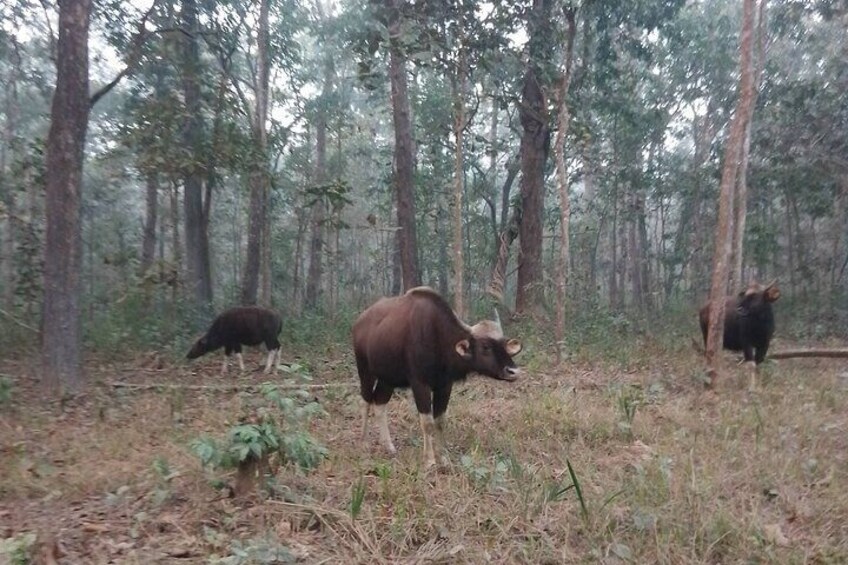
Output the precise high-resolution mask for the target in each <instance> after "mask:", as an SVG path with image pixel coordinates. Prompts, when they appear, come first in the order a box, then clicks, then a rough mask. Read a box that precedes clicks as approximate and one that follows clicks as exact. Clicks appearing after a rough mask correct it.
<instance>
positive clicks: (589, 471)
mask: <svg viewBox="0 0 848 565" xmlns="http://www.w3.org/2000/svg"><path fill="white" fill-rule="evenodd" d="M654 358H655V359H656V361H655V362H654V363H653V364H650V363H642V366H643V367H644V368H642V369H637V370H632V371H622V370H620V369H617V368H615V367H601V366H596V367H595V368H592V367H590V366H589V365H586V366H574V365H569V366H565V367H563V368H560V369H551V368H548V369H546V370H538V371H536V372H534V373H533V374H531V375H528V376H526V377H525V378H524V380H523V381H521V382H519V383H516V384H515V385H512V386H510V385H507V384H503V383H495V382H491V381H488V380H485V379H482V378H473V379H471V380H470V381H469V382H467V383H465V384H461V385H459V386H458V387H457V388H456V389H455V394H454V397H453V399H452V401H451V406H450V409H449V412H448V415H449V427H448V431H447V435H446V437H447V441H448V445H449V450H450V459H451V465H450V467H447V468H441V469H439V470H436V471H430V472H426V473H425V472H423V471H422V470H421V467H420V464H419V462H420V458H421V452H420V443H419V432H418V422H417V418H416V417H415V413H414V407H413V405H412V403H411V400H410V398H409V397H408V396H407V395H403V396H402V397H401V398H396V399H394V400H393V401H392V403H391V404H390V407H391V408H390V422H391V424H390V425H391V429H392V433H393V435H394V437H395V443H396V444H397V446H398V449H399V454H398V456H397V457H394V458H393V457H389V456H387V455H386V454H384V453H383V452H382V450H381V448H380V446H379V442H378V441H377V433H376V430H371V435H370V436H369V439H368V442H367V444H366V445H364V446H363V445H362V444H361V442H360V441H359V438H358V429H359V420H358V418H359V400H358V396H357V395H356V388H354V387H351V388H345V387H337V388H329V389H325V390H316V391H314V394H315V395H316V397H317V398H318V399H319V400H320V401H321V403H322V404H323V406H324V408H325V410H326V411H327V414H328V415H327V416H325V417H322V418H319V419H317V420H315V421H314V422H313V425H312V430H311V431H312V433H313V435H314V436H315V437H316V438H317V439H318V440H319V441H320V442H322V443H323V444H324V445H326V446H327V447H328V448H329V453H330V455H329V458H328V459H327V460H326V461H325V462H324V463H323V464H322V465H321V466H320V467H319V468H318V469H317V470H315V471H313V472H311V473H309V474H303V473H301V472H297V471H296V470H294V469H293V468H284V469H281V470H279V472H278V473H277V475H276V476H275V477H274V482H275V484H276V486H277V488H276V489H275V492H276V493H277V494H276V495H275V496H274V497H268V496H264V497H260V496H257V497H256V498H254V499H252V500H233V499H228V498H225V497H222V496H221V494H220V493H219V492H218V491H215V490H214V489H213V488H212V487H211V486H210V478H211V475H210V474H209V473H208V472H207V471H204V470H203V469H201V467H200V464H199V462H198V460H197V458H196V457H195V456H194V455H193V454H192V453H191V451H190V449H189V448H188V444H189V442H190V441H191V440H192V439H194V438H196V437H198V436H199V435H201V434H205V433H209V434H213V435H221V434H223V432H224V431H225V430H226V429H227V427H228V426H229V425H231V424H232V423H233V420H234V419H235V418H236V417H237V415H238V414H239V411H240V404H241V402H242V401H241V399H240V397H239V396H238V395H237V394H235V393H231V392H220V391H219V392H208V393H207V392H203V391H190V392H186V393H181V392H180V391H173V390H163V391H156V390H147V391H144V390H142V391H120V390H112V389H111V388H109V387H104V386H100V385H92V386H91V387H90V388H89V392H88V394H86V395H85V396H84V397H83V398H79V399H75V400H73V401H71V402H70V403H68V404H67V405H66V406H64V408H62V407H60V406H59V405H58V404H56V403H52V404H46V403H44V402H42V401H40V398H39V394H38V390H37V388H36V387H35V386H34V383H33V382H32V380H31V379H30V378H28V377H27V376H26V370H25V369H24V368H23V365H20V364H16V363H13V362H7V363H6V365H5V366H4V367H3V368H2V372H3V373H5V374H7V375H10V376H11V377H13V378H14V379H15V389H14V391H13V399H12V405H11V406H7V407H5V408H0V538H3V537H5V538H8V537H11V536H14V535H19V534H21V533H22V532H35V533H37V534H38V539H39V541H38V543H37V548H36V549H37V551H39V552H41V553H42V555H44V552H45V551H46V552H47V554H49V555H47V557H42V559H45V560H46V561H47V562H50V558H51V557H54V558H55V557H60V558H59V559H58V561H59V562H67V563H81V562H86V563H106V562H110V560H111V562H121V563H153V562H156V563H168V562H175V563H176V562H179V563H191V562H198V563H200V562H204V563H205V562H207V561H208V560H209V558H210V556H213V555H217V556H222V557H223V556H228V555H231V554H232V555H235V554H237V553H238V551H239V549H242V550H244V551H253V552H254V555H256V554H258V552H261V551H263V550H265V551H266V557H267V555H268V553H267V552H272V551H274V550H275V549H278V548H279V547H280V546H284V547H285V548H287V550H288V551H289V552H290V553H288V554H286V555H288V556H289V557H293V558H297V559H299V560H301V561H303V562H308V563H322V562H327V563H342V562H344V563H419V562H428V563H482V562H498V563H574V562H593V563H595V562H599V561H600V562H606V563H614V562H627V561H631V562H634V563H648V562H655V563H669V564H672V563H673V564H678V563H736V562H749V561H757V562H781V563H808V562H813V563H838V562H846V561H848V493H846V491H845V488H844V487H845V485H846V484H848V377H846V374H845V372H844V371H845V367H844V365H841V364H840V362H834V361H820V362H819V361H814V360H793V361H784V362H782V363H780V364H779V365H774V366H771V367H769V368H768V371H767V376H766V378H765V379H763V380H764V384H763V387H762V390H761V392H760V393H759V394H756V395H750V394H748V393H747V392H745V391H744V383H745V381H744V375H742V372H741V371H740V372H739V374H740V377H739V378H738V379H729V380H728V382H726V383H725V384H724V385H723V386H722V387H721V389H720V390H719V392H718V394H711V393H703V392H701V391H700V389H699V388H698V386H697V385H696V384H695V381H694V379H693V378H692V377H693V376H694V375H695V374H696V373H697V370H693V369H692V368H691V367H692V366H693V364H696V363H697V359H696V357H695V356H694V354H693V353H691V352H681V353H679V354H678V355H677V356H676V357H675V358H671V359H662V357H661V356H660V355H657V356H655V357H654ZM250 359H251V361H252V362H254V363H256V364H258V363H259V362H260V361H261V359H260V355H259V354H255V358H254V357H250ZM348 361H349V360H347V359H334V360H333V362H329V363H322V364H321V365H320V367H318V368H317V370H316V382H338V381H340V380H349V381H351V382H354V381H355V377H354V376H353V374H352V364H351V363H349V362H348ZM140 365H141V363H130V364H127V365H125V366H94V365H92V367H91V369H90V372H89V376H90V380H91V381H92V382H94V383H96V382H98V381H107V380H113V379H114V380H124V381H133V382H171V383H192V384H204V383H206V384H221V383H222V382H231V381H232V380H235V377H231V378H229V379H226V380H224V379H222V378H221V377H219V376H218V375H217V369H218V359H217V358H214V359H210V360H208V361H207V362H206V363H204V364H203V365H200V366H195V367H194V368H193V369H194V372H193V373H190V372H188V371H187V370H186V369H185V368H184V367H169V366H166V367H164V368H162V369H159V370H150V369H144V368H141V367H140ZM260 379H262V375H261V374H259V373H254V374H249V375H245V376H242V377H238V380H240V381H244V382H245V383H247V382H251V381H253V382H256V381H259V380H260ZM627 403H630V405H631V406H635V415H633V417H632V421H631V422H627V420H628V418H627V415H626V414H625V409H624V406H625V405H626V404H627ZM628 423H629V424H630V425H627V424H628ZM157 461H158V463H157ZM568 463H570V464H571V466H572V468H573V469H574V472H575V473H576V476H577V478H578V481H579V482H580V486H581V487H582V492H583V496H584V499H585V503H586V508H587V510H588V516H586V517H584V516H583V515H582V514H581V508H580V503H579V501H578V499H577V496H576V493H575V490H574V489H570V490H568V489H567V487H568V486H569V485H570V484H571V482H572V481H571V478H570V475H569V472H568ZM163 465H164V466H165V467H166V468H167V469H170V470H171V471H172V472H173V474H174V475H173V476H172V477H171V478H169V479H165V478H163V476H162V473H161V472H160V471H157V470H155V468H154V467H156V466H158V467H159V468H160V469H161V468H162V466H163ZM356 496H361V497H362V504H361V508H360V509H359V511H358V513H356V512H352V511H351V502H352V500H353V499H354V498H355V497H356ZM354 514H355V516H354ZM0 561H2V557H0ZM232 562H245V563H246V562H250V561H238V560H233V561H232Z"/></svg>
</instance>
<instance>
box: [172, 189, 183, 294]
mask: <svg viewBox="0 0 848 565" xmlns="http://www.w3.org/2000/svg"><path fill="white" fill-rule="evenodd" d="M179 200H180V190H179V187H178V186H177V183H176V182H171V246H172V249H171V253H172V255H173V261H174V273H175V279H174V286H173V287H172V290H173V292H172V296H171V299H172V300H173V302H174V304H176V302H177V298H178V295H179V288H180V281H181V280H182V278H183V246H182V242H181V241H180V206H179Z"/></svg>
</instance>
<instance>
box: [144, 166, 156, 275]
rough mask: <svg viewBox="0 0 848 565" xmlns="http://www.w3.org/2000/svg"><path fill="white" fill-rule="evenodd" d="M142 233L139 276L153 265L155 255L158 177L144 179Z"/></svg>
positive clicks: (150, 174)
mask: <svg viewBox="0 0 848 565" xmlns="http://www.w3.org/2000/svg"><path fill="white" fill-rule="evenodd" d="M145 181H146V183H145V187H146V191H145V199H144V232H143V234H142V239H141V275H142V276H144V275H146V274H147V271H148V270H149V269H150V267H151V265H153V256H154V255H155V254H156V223H157V221H158V216H159V175H157V174H156V173H148V174H147V176H146V179H145Z"/></svg>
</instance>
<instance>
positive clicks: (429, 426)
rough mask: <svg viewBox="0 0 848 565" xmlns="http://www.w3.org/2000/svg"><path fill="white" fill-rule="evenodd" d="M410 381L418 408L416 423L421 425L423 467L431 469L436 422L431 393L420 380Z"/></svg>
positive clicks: (434, 452)
mask: <svg viewBox="0 0 848 565" xmlns="http://www.w3.org/2000/svg"><path fill="white" fill-rule="evenodd" d="M410 381H411V383H410V384H411V386H412V395H413V396H414V397H415V406H416V407H417V408H418V422H419V423H420V424H421V443H422V444H423V446H424V466H425V467H432V466H434V465H435V464H436V451H435V449H434V446H433V444H434V441H435V435H436V422H435V420H434V419H433V391H432V389H430V387H429V386H427V385H426V384H424V383H423V382H422V381H421V379H416V378H412V379H410Z"/></svg>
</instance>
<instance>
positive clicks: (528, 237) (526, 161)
mask: <svg viewBox="0 0 848 565" xmlns="http://www.w3.org/2000/svg"><path fill="white" fill-rule="evenodd" d="M552 4H553V2H552V0H533V8H532V10H530V12H529V16H528V18H529V19H528V22H527V28H528V33H529V35H530V39H529V45H528V50H527V51H528V58H527V67H526V70H525V72H524V86H523V88H522V90H521V101H520V107H519V116H520V118H521V128H522V133H521V148H520V155H521V182H520V188H521V225H520V227H519V239H520V243H521V250H520V251H519V254H518V291H517V294H516V298H515V309H516V311H517V312H519V313H529V312H530V311H531V310H537V309H538V308H540V307H541V303H542V216H543V212H544V199H545V164H546V163H547V161H548V153H549V152H550V147H551V127H550V115H549V112H548V105H547V100H546V96H545V89H547V88H548V87H549V85H548V84H547V82H548V79H547V78H546V77H547V76H548V69H547V63H548V59H549V57H550V41H551V38H552V26H551V12H552V10H551V7H552Z"/></svg>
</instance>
